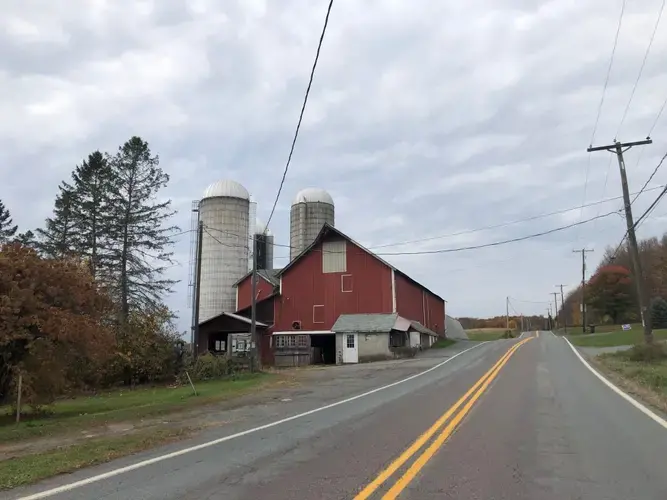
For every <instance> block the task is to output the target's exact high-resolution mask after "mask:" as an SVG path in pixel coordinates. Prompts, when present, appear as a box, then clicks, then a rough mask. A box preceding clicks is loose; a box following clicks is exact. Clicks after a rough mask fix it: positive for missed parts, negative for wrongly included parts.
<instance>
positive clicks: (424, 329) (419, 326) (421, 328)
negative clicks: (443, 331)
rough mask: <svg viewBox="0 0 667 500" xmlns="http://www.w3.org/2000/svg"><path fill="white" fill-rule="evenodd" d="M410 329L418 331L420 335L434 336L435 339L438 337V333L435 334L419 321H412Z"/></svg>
mask: <svg viewBox="0 0 667 500" xmlns="http://www.w3.org/2000/svg"><path fill="white" fill-rule="evenodd" d="M410 327H412V328H413V329H415V330H417V331H418V332H419V333H425V334H427V335H433V336H434V337H437V336H438V334H437V333H435V332H434V331H433V330H431V329H430V328H427V327H425V326H424V325H422V324H421V323H420V322H419V321H410Z"/></svg>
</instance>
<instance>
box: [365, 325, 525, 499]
mask: <svg viewBox="0 0 667 500" xmlns="http://www.w3.org/2000/svg"><path fill="white" fill-rule="evenodd" d="M533 338H534V337H528V338H526V339H524V340H522V341H520V342H519V343H517V344H515V345H514V346H512V348H510V349H509V350H508V351H507V352H506V353H505V354H504V355H503V357H502V358H500V359H499V360H498V362H497V363H496V364H495V365H493V366H492V367H491V369H490V370H489V371H487V372H486V373H485V374H484V375H482V377H481V378H480V379H479V380H478V381H477V382H475V385H473V386H472V387H471V388H470V389H469V390H468V392H466V393H465V394H464V395H463V396H462V397H461V399H459V400H458V401H457V402H456V403H455V404H454V406H452V407H451V408H450V409H449V410H447V412H445V414H444V415H442V416H441V417H440V418H439V419H438V420H436V421H435V423H434V424H433V425H432V426H431V427H430V428H429V429H428V430H427V431H426V432H425V433H424V434H422V435H421V436H419V438H417V440H416V441H415V442H414V443H412V444H411V445H410V447H409V448H408V449H406V450H405V451H404V452H403V453H401V455H400V456H399V457H398V458H397V459H396V460H394V461H393V462H392V463H391V464H390V465H389V466H388V467H387V468H386V469H384V470H383V471H382V472H380V474H378V476H377V477H376V478H375V479H374V480H373V481H372V482H371V483H369V484H368V485H367V486H366V487H365V488H364V489H363V490H361V491H360V492H359V493H358V494H357V496H355V497H354V500H365V499H367V498H370V496H371V495H372V494H373V493H374V492H375V491H376V490H377V489H378V488H379V487H380V486H382V485H383V484H384V483H385V481H387V479H389V478H390V477H391V476H392V474H394V473H395V472H396V471H397V470H398V469H399V468H401V467H402V466H403V465H404V464H405V463H406V462H407V461H408V460H410V458H412V456H413V455H415V454H416V453H417V452H418V451H419V450H420V449H421V448H422V447H423V446H424V445H425V444H426V443H427V442H428V441H429V439H431V438H432V437H433V436H434V435H435V434H436V433H437V432H438V431H439V430H440V428H441V427H442V426H443V425H445V423H447V422H448V421H449V423H447V426H446V427H445V428H444V429H443V430H442V431H441V432H440V434H439V435H438V436H437V437H436V438H435V439H434V440H433V442H432V443H431V444H430V445H429V446H428V448H426V450H424V451H423V452H422V453H421V455H419V456H418V457H417V459H416V460H415V461H414V462H413V463H412V465H411V466H410V467H409V468H408V470H407V471H405V473H404V474H403V475H402V476H401V477H400V478H399V479H398V480H397V481H396V482H395V483H394V485H393V486H392V487H391V488H390V489H389V491H388V492H387V493H386V494H385V495H384V496H383V497H382V499H383V500H393V499H395V498H397V497H398V495H400V493H401V492H402V491H403V490H404V489H405V488H406V487H407V486H408V484H410V482H411V481H412V480H413V479H414V478H415V477H416V476H417V474H419V471H421V470H422V468H423V467H424V466H425V465H426V464H427V463H428V461H429V460H430V459H431V458H432V457H433V455H435V453H436V452H437V451H438V449H439V448H440V447H441V446H442V445H443V444H444V443H445V441H446V440H447V438H449V436H450V435H451V434H452V432H454V429H456V426H457V425H458V424H459V423H460V422H461V420H463V418H464V417H465V416H466V415H467V414H468V413H469V412H470V410H471V408H472V407H473V405H474V404H475V402H476V401H477V400H478V399H479V398H480V397H481V396H482V394H483V393H484V391H485V390H486V388H487V387H489V385H490V384H491V382H493V380H494V379H495V378H496V377H497V376H498V373H499V372H500V370H501V369H502V367H503V366H505V364H506V363H507V361H508V360H509V359H510V357H511V356H512V355H513V354H514V353H515V352H516V351H517V349H519V348H520V347H521V346H522V345H523V344H525V343H526V342H528V341H530V340H532V339H533ZM471 396H472V397H471ZM466 401H467V402H466ZM461 406H463V408H462V409H461V411H459V412H458V413H456V412H457V411H458V409H459V408H460V407H461ZM452 416H453V417H454V418H451V417H452ZM450 418H451V420H450Z"/></svg>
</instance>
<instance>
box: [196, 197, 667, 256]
mask: <svg viewBox="0 0 667 500" xmlns="http://www.w3.org/2000/svg"><path fill="white" fill-rule="evenodd" d="M665 189H666V190H667V187H666V188H665ZM618 213H619V211H614V212H608V213H606V214H603V215H598V216H595V217H591V218H590V219H586V220H584V221H579V222H573V223H571V224H568V225H566V226H559V227H556V228H552V229H549V230H547V231H542V232H539V233H534V234H529V235H526V236H521V237H518V238H511V239H507V240H501V241H494V242H491V243H484V244H480V245H471V246H465V247H455V248H443V249H439V250H421V251H415V252H374V254H375V255H377V256H382V255H432V254H442V253H453V252H463V251H468V250H478V249H481V248H487V247H495V246H500V245H506V244H508V243H515V242H519V241H526V240H530V239H533V238H538V237H540V236H546V235H548V234H553V233H557V232H560V231H565V230H566V229H570V228H572V227H576V226H580V225H582V224H587V223H589V222H591V221H594V220H597V219H602V218H604V217H609V216H610V215H616V214H618ZM209 229H211V230H214V231H220V232H222V233H225V232H227V231H224V230H221V229H215V228H211V227H208V226H204V230H205V231H206V233H207V234H208V235H209V236H211V237H212V238H213V239H214V240H215V241H217V242H218V243H220V244H221V245H223V246H228V247H238V248H247V247H248V245H233V244H232V245H229V244H226V243H223V242H221V241H220V240H218V239H217V238H215V237H214V236H213V235H211V233H210V232H209V231H208V230H209ZM232 234H233V233H232ZM273 245H274V246H277V247H283V248H292V247H291V246H290V245H285V244H280V243H275V242H274V243H273ZM369 250H370V249H369ZM319 251H320V252H323V250H319ZM330 253H339V252H330Z"/></svg>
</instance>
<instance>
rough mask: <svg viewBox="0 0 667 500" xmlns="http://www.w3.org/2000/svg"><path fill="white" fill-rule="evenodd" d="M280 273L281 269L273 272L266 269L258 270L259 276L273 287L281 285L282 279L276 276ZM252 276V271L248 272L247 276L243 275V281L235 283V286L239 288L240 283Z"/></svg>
mask: <svg viewBox="0 0 667 500" xmlns="http://www.w3.org/2000/svg"><path fill="white" fill-rule="evenodd" d="M279 272H280V269H272V270H271V271H268V270H266V269H258V270H257V274H258V275H259V276H261V277H262V278H264V279H265V280H266V281H268V282H269V283H271V284H272V285H273V286H278V285H279V284H280V279H279V278H277V277H276V275H277V274H278V273H279ZM251 274H252V271H248V272H247V273H246V274H244V275H243V277H242V278H241V279H239V280H238V281H237V282H236V283H234V286H238V285H239V283H241V282H242V281H244V280H245V279H246V278H247V277H248V276H250V275H251Z"/></svg>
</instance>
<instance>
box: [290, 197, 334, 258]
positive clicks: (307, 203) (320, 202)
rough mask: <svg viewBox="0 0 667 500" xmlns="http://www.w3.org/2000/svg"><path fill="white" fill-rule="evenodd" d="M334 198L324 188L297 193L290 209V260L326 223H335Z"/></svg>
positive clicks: (313, 239) (313, 238)
mask: <svg viewBox="0 0 667 500" xmlns="http://www.w3.org/2000/svg"><path fill="white" fill-rule="evenodd" d="M334 222H335V207H334V202H333V198H332V197H331V195H330V194H329V193H327V192H326V191H325V190H324V189H320V188H306V189H303V190H301V191H299V193H297V195H296V197H295V198H294V201H293V202H292V208H291V209H290V260H293V259H294V258H295V257H297V256H298V255H299V254H300V253H301V252H302V251H303V250H304V249H305V248H306V247H307V246H308V245H310V244H311V243H312V242H313V241H315V238H316V237H317V235H318V234H319V232H320V230H321V229H322V226H323V225H324V224H325V223H328V224H331V225H332V226H333V225H334Z"/></svg>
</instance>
